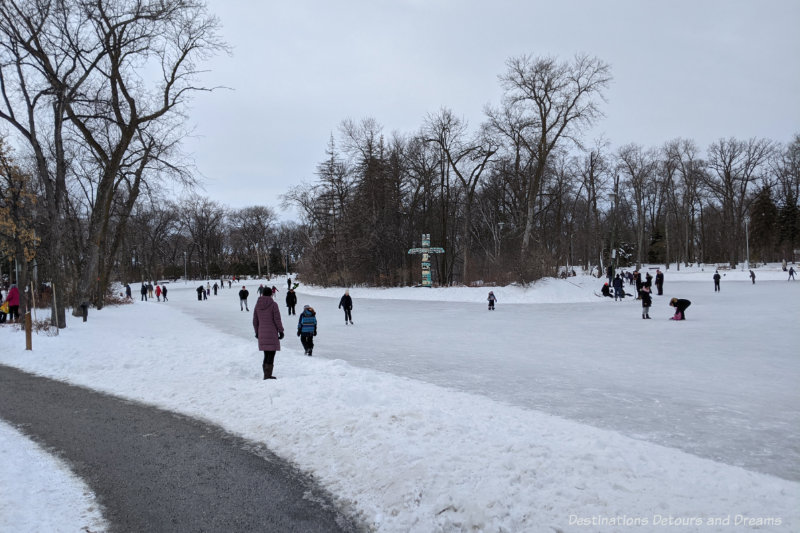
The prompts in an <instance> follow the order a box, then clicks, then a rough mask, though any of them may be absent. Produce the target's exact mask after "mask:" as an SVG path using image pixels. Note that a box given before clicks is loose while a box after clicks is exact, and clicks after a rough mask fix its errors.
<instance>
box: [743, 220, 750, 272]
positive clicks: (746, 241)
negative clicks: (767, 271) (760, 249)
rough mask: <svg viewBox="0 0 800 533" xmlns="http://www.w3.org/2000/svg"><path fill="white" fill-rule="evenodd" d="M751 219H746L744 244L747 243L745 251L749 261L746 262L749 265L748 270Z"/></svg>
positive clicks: (748, 268)
mask: <svg viewBox="0 0 800 533" xmlns="http://www.w3.org/2000/svg"><path fill="white" fill-rule="evenodd" d="M749 225H750V217H749V216H746V217H744V243H745V251H746V255H747V259H746V260H745V264H746V265H747V270H750V227H749Z"/></svg>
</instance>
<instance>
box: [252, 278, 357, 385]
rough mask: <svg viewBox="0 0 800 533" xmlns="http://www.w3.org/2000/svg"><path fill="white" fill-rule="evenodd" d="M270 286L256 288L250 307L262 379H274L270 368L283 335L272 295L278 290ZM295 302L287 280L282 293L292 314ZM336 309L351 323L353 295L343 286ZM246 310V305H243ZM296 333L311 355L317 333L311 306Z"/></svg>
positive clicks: (273, 363)
mask: <svg viewBox="0 0 800 533" xmlns="http://www.w3.org/2000/svg"><path fill="white" fill-rule="evenodd" d="M272 289H273V290H270V289H269V288H265V290H261V291H259V297H258V300H257V301H256V306H255V307H254V308H253V330H254V332H255V336H256V339H258V349H259V350H260V351H262V352H264V359H263V361H262V363H261V368H262V370H263V372H264V379H275V376H273V375H272V374H273V370H274V368H275V353H276V352H278V351H280V349H281V342H280V341H281V340H282V339H283V337H284V328H283V322H282V320H281V313H280V309H279V308H278V304H277V302H275V300H274V298H273V296H274V295H275V294H276V293H277V292H278V291H277V289H276V288H275V287H272ZM247 295H248V292H247V289H246V288H245V287H244V286H243V287H242V290H241V291H239V301H240V308H241V305H244V306H245V309H246V304H247ZM296 305H297V294H295V292H294V288H292V286H291V282H290V283H289V289H288V290H287V295H286V306H287V314H288V315H290V316H292V315H295V306H296ZM339 309H344V323H345V325H348V324H350V325H352V324H353V298H352V297H351V296H350V291H349V290H345V291H344V295H343V296H342V297H341V299H340V300H339ZM247 310H248V311H249V309H247ZM297 336H298V337H300V343H301V344H302V345H303V350H304V353H305V355H307V356H309V357H311V356H312V355H313V352H314V337H316V336H317V312H316V311H315V310H314V308H313V307H311V306H310V305H308V304H306V305H304V306H303V311H302V312H301V313H300V317H299V319H298V321H297Z"/></svg>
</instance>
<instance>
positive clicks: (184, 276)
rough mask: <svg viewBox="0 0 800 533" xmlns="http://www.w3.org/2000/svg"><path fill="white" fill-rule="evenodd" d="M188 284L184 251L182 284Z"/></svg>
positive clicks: (184, 253)
mask: <svg viewBox="0 0 800 533" xmlns="http://www.w3.org/2000/svg"><path fill="white" fill-rule="evenodd" d="M187 283H189V280H188V276H187V272H186V251H185V250H184V252H183V284H184V285H186V284H187Z"/></svg>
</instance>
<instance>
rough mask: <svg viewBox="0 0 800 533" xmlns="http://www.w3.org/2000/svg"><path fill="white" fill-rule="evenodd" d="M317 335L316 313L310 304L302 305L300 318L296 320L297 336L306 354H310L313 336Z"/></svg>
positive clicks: (312, 347) (312, 346)
mask: <svg viewBox="0 0 800 533" xmlns="http://www.w3.org/2000/svg"><path fill="white" fill-rule="evenodd" d="M316 335H317V313H316V312H315V311H314V308H313V307H311V306H310V305H304V306H303V312H302V313H300V320H298V321H297V336H298V337H300V342H301V343H302V344H303V348H305V351H306V355H308V356H311V351H312V350H313V349H314V337H315V336H316Z"/></svg>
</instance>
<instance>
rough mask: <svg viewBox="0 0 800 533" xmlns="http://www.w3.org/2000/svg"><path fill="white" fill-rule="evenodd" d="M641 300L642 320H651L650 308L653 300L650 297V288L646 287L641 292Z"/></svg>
mask: <svg viewBox="0 0 800 533" xmlns="http://www.w3.org/2000/svg"><path fill="white" fill-rule="evenodd" d="M639 299H640V300H641V301H642V318H646V319H649V318H650V306H651V305H653V298H652V297H651V296H650V286H649V285H645V286H644V287H642V290H640V291H639Z"/></svg>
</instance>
